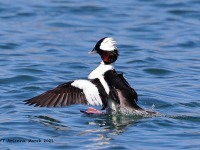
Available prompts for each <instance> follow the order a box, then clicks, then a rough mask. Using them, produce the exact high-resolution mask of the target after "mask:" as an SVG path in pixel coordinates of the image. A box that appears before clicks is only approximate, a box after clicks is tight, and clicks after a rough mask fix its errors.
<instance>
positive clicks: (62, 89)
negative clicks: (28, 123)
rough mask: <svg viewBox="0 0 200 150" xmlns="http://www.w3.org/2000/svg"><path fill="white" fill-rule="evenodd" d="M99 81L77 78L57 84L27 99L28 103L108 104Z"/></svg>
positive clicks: (53, 105)
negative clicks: (99, 86) (100, 90)
mask: <svg viewBox="0 0 200 150" xmlns="http://www.w3.org/2000/svg"><path fill="white" fill-rule="evenodd" d="M98 83H99V81H98V80H94V81H89V80H75V81H71V82H67V83H64V84H61V85H59V86H57V87H56V88H54V89H52V90H49V91H47V92H45V93H43V94H41V95H38V96H36V97H33V98H31V99H28V100H25V102H26V104H29V105H35V106H40V107H58V106H68V105H72V104H89V105H101V106H102V105H103V106H105V105H106V104H107V98H106V95H105V94H104V93H102V92H99V89H98V87H97V86H96V85H98Z"/></svg>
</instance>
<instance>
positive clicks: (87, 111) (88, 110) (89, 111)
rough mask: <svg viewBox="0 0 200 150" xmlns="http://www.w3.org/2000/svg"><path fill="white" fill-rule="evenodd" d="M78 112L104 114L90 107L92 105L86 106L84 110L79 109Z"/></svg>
mask: <svg viewBox="0 0 200 150" xmlns="http://www.w3.org/2000/svg"><path fill="white" fill-rule="evenodd" d="M80 112H82V113H85V114H98V115H100V114H105V113H104V112H102V111H100V110H97V109H95V108H92V107H88V109H87V110H86V111H85V110H80Z"/></svg>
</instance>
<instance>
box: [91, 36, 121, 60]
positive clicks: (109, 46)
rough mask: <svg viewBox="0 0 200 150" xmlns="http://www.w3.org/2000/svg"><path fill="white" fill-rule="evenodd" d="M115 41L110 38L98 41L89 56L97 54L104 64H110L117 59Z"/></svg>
mask: <svg viewBox="0 0 200 150" xmlns="http://www.w3.org/2000/svg"><path fill="white" fill-rule="evenodd" d="M116 44H117V43H116V41H115V40H113V38H111V37H104V38H102V39H100V40H99V41H98V42H97V44H96V45H95V47H94V49H93V50H92V51H90V52H89V53H90V54H94V53H98V54H99V55H100V56H101V59H102V60H103V62H104V63H105V64H111V63H113V62H115V61H116V60H117V58H118V55H119V54H118V49H117V46H116Z"/></svg>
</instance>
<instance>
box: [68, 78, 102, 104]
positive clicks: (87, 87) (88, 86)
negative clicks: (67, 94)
mask: <svg viewBox="0 0 200 150" xmlns="http://www.w3.org/2000/svg"><path fill="white" fill-rule="evenodd" d="M71 85H72V86H74V87H77V88H79V89H82V90H83V93H84V94H85V97H86V100H87V101H88V104H90V105H97V106H99V105H100V106H102V101H101V98H100V95H99V91H98V89H97V87H96V86H95V85H94V84H92V83H91V82H90V81H88V80H75V81H74V82H72V83H71Z"/></svg>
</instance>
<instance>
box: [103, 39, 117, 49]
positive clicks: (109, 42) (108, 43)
mask: <svg viewBox="0 0 200 150" xmlns="http://www.w3.org/2000/svg"><path fill="white" fill-rule="evenodd" d="M116 44H117V42H116V41H115V40H113V38H110V37H107V38H105V39H104V40H103V41H102V42H101V45H100V49H102V50H104V51H113V50H115V49H117V46H116Z"/></svg>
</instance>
